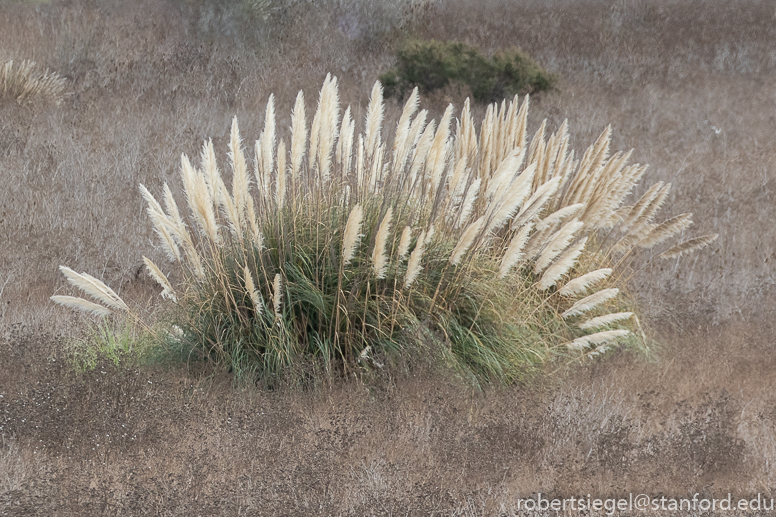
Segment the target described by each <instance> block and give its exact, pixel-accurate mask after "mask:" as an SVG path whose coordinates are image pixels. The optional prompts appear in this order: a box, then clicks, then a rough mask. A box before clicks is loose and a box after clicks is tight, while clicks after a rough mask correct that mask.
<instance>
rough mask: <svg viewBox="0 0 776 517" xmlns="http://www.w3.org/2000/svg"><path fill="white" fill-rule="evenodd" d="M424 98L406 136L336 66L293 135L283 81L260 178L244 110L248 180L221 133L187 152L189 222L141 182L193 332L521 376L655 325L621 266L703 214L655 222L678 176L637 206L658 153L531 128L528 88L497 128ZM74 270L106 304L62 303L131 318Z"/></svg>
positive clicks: (376, 95) (283, 362)
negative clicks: (582, 142)
mask: <svg viewBox="0 0 776 517" xmlns="http://www.w3.org/2000/svg"><path fill="white" fill-rule="evenodd" d="M418 97H419V96H418V91H417V89H416V90H414V91H413V92H412V94H411V95H410V98H409V100H408V101H407V103H406V106H405V107H404V111H403V113H402V116H401V118H400V119H399V122H398V124H397V127H396V131H395V138H394V140H393V143H392V144H389V143H388V142H384V141H383V140H382V123H383V92H382V87H381V86H380V84H379V83H377V84H375V86H374V88H373V90H372V95H371V100H370V103H369V106H368V109H367V116H366V121H365V129H364V131H363V132H362V133H361V134H359V135H358V136H357V137H356V132H355V127H356V123H355V121H354V120H353V118H352V116H351V111H350V108H348V109H346V110H345V112H344V114H343V115H341V114H340V106H339V98H338V90H337V81H336V78H331V77H327V79H326V81H325V83H324V85H323V88H322V90H321V93H320V97H319V102H318V108H317V111H316V112H315V115H314V116H313V119H312V124H311V125H310V126H308V124H307V118H306V112H305V103H304V96H303V94H302V92H300V93H299V95H298V97H297V101H296V105H295V107H294V110H293V114H292V117H291V119H292V127H291V132H290V141H289V140H288V139H287V137H285V136H284V137H282V138H280V139H279V140H278V134H277V130H276V123H275V109H274V99H273V97H272V96H270V99H269V102H268V104H267V110H266V115H265V125H264V130H263V132H262V134H261V136H260V138H259V139H258V140H257V141H256V143H255V146H254V150H255V157H254V162H253V174H250V173H249V172H248V160H247V159H246V157H245V154H244V152H243V145H242V141H241V137H240V132H239V128H238V124H237V120H236V119H235V120H234V121H233V123H232V130H231V142H230V144H229V149H230V152H229V155H228V156H229V168H230V170H231V176H232V185H231V189H229V188H227V186H226V182H225V181H224V179H223V177H222V174H221V172H220V170H219V168H218V165H217V163H216V156H215V151H214V149H213V145H212V143H211V142H209V141H208V142H205V144H204V145H203V149H202V156H201V166H200V168H195V167H194V166H193V165H192V164H191V162H190V160H189V159H188V158H187V157H186V156H183V157H182V165H181V176H182V183H183V190H184V193H185V199H186V205H187V208H188V211H189V212H190V216H189V217H188V218H187V219H184V217H183V215H182V214H181V212H180V210H179V208H178V202H177V201H176V199H175V197H174V195H173V192H172V190H171V189H170V187H169V186H168V185H165V186H164V189H163V192H162V197H163V203H164V206H162V204H161V203H159V202H158V201H157V200H156V199H155V197H154V196H153V195H152V193H151V192H149V191H148V190H147V189H146V188H145V187H143V186H142V185H141V187H140V188H141V191H142V193H143V196H144V198H145V200H146V201H147V204H148V214H149V216H150V219H151V221H152V223H153V225H154V228H155V231H156V232H157V234H158V236H159V238H160V242H161V246H162V248H163V249H164V250H165V252H166V253H167V255H168V257H169V259H170V260H172V261H173V262H175V263H177V264H179V265H180V267H181V270H182V275H181V281H180V282H178V283H176V285H175V286H173V285H172V283H171V282H170V281H169V280H168V278H167V277H166V276H165V275H164V273H163V272H162V271H161V269H160V268H159V267H157V266H156V265H155V264H154V263H153V262H151V261H150V260H149V259H147V258H146V259H144V260H145V262H146V265H147V267H148V270H149V272H150V274H151V275H152V276H153V277H154V278H155V279H156V280H157V281H158V283H159V284H160V285H161V286H162V289H163V291H162V296H163V297H165V298H168V299H170V300H171V301H172V302H173V304H174V305H175V307H176V308H177V310H176V311H175V312H174V314H175V316H174V323H175V324H176V325H177V326H178V327H177V328H178V330H176V334H178V336H177V337H176V339H177V340H178V341H179V342H180V343H181V344H182V346H188V347H189V348H190V350H192V351H196V352H197V353H199V354H200V355H202V356H203V357H206V358H209V359H211V360H213V361H215V362H216V363H218V364H221V365H224V366H226V367H229V368H232V369H233V370H234V371H236V372H238V373H242V374H245V372H248V373H255V374H256V375H260V376H267V375H271V374H274V373H277V372H281V371H284V370H286V369H288V368H293V367H296V366H298V365H299V364H307V362H308V361H310V360H313V361H321V362H322V363H323V364H324V365H325V366H326V367H327V368H332V367H335V366H336V368H337V369H340V370H343V371H353V369H354V368H358V367H359V365H362V366H364V367H371V366H372V365H377V366H379V365H380V361H382V358H383V357H385V356H386V355H389V356H390V355H391V354H392V353H401V354H407V355H409V356H410V357H411V358H412V357H414V358H417V357H420V356H423V357H432V358H433V359H434V360H437V361H440V362H442V363H443V364H446V365H449V366H452V367H454V368H456V369H458V370H459V371H463V372H465V373H466V374H467V375H469V376H470V377H471V378H473V379H479V380H484V379H492V380H499V381H502V382H509V381H512V380H514V379H516V378H519V377H520V376H521V374H523V373H524V372H526V371H528V370H530V369H531V368H532V367H535V366H536V365H538V364H541V363H543V362H545V361H548V360H550V359H552V358H553V357H558V356H559V355H563V356H569V355H570V356H571V357H572V358H576V357H593V356H596V355H599V354H602V353H604V352H605V351H606V350H608V349H610V348H611V347H612V346H614V344H615V343H616V342H617V341H622V340H624V339H625V340H630V341H631V343H632V344H638V343H639V342H640V341H641V340H642V339H643V334H642V333H641V332H637V333H635V334H634V333H631V330H635V329H638V319H637V318H636V316H635V315H634V313H633V311H632V310H626V309H627V308H628V306H629V305H630V302H629V301H628V300H627V299H626V298H624V297H623V296H622V295H621V294H620V291H619V287H618V285H620V284H621V282H620V280H619V276H618V275H616V274H613V271H614V270H622V268H623V264H624V263H625V262H626V259H627V257H628V256H629V255H630V254H631V253H632V252H633V251H634V250H636V249H637V248H639V247H641V248H652V247H654V246H657V245H662V244H663V243H665V242H666V241H667V240H668V239H670V238H672V237H674V236H675V235H676V234H677V233H679V232H681V231H683V230H684V229H686V228H687V227H688V226H689V225H690V224H691V221H690V216H689V214H684V215H681V216H678V217H675V218H673V219H669V220H668V221H665V222H663V223H661V224H656V223H654V219H655V215H656V213H657V212H658V210H659V209H660V208H661V206H662V204H663V203H664V201H665V199H666V196H667V195H668V191H669V189H670V185H664V184H663V183H662V182H661V183H657V184H656V185H654V186H653V187H652V188H650V189H649V190H648V191H647V193H646V194H645V195H644V196H643V197H642V198H641V199H639V200H638V201H637V202H636V203H635V204H634V205H632V206H624V201H625V200H626V198H627V197H628V196H629V193H630V192H631V190H632V188H633V187H634V185H636V183H637V182H638V181H639V179H640V178H641V177H642V175H643V173H644V170H645V167H642V166H639V165H628V164H627V162H628V158H629V156H630V153H615V154H613V155H610V153H609V143H610V134H611V130H610V129H609V128H607V129H606V130H605V131H604V132H603V133H602V134H601V136H600V137H599V139H598V140H597V141H596V142H595V143H594V144H593V145H592V146H591V147H590V148H589V149H587V150H586V151H585V153H584V154H583V155H582V157H581V159H576V158H575V154H574V152H573V151H569V148H568V144H569V136H568V132H567V126H566V124H565V123H564V124H563V126H562V127H561V128H560V129H559V130H558V132H556V133H555V134H553V135H551V136H550V137H549V138H545V124H544V123H543V124H542V125H541V127H540V129H539V131H538V132H537V134H536V135H535V136H534V137H533V139H531V141H530V144H529V142H528V139H527V135H526V122H527V114H528V97H527V96H526V97H525V99H524V100H523V103H522V105H519V104H518V99H517V97H515V98H514V100H512V101H511V102H509V103H506V102H505V103H503V104H502V106H501V108H500V109H499V107H498V105H491V106H490V107H489V108H488V110H487V113H486V116H485V119H484V121H483V122H482V124H481V126H480V129H479V136H478V135H477V130H476V128H475V124H474V121H473V120H472V117H471V114H470V110H469V102H468V101H467V102H466V104H465V105H464V108H463V111H462V113H461V117H460V119H459V122H457V129H456V131H454V132H453V131H452V130H451V125H452V120H453V107H452V105H451V106H449V107H448V109H447V110H446V111H445V113H444V115H443V116H442V118H441V120H440V121H439V122H438V123H437V122H435V121H433V120H432V121H427V112H426V111H425V110H423V111H420V112H418ZM286 142H289V144H288V145H287V143H286ZM602 232H606V233H607V234H606V236H605V238H604V237H603V233H602ZM715 237H716V236H707V237H702V238H698V239H695V240H691V241H686V242H684V243H681V244H679V245H677V246H674V247H673V248H670V249H668V250H667V251H665V252H664V253H663V256H664V257H667V258H670V257H672V256H678V255H681V254H683V253H685V252H689V251H692V250H694V249H698V248H700V247H703V246H705V245H707V244H708V243H709V242H711V241H712V240H713V239H714V238H715ZM61 269H62V271H63V272H64V273H65V275H66V276H67V278H68V280H69V281H70V282H71V283H72V284H73V285H75V286H77V287H79V288H81V289H82V290H84V291H85V292H87V293H88V294H89V295H90V296H92V297H93V298H94V299H95V300H96V301H97V302H99V303H92V302H89V301H87V300H84V299H81V298H74V297H64V296H55V297H52V298H53V299H54V301H56V302H58V303H61V304H64V305H68V306H72V307H76V308H80V309H84V310H88V311H91V312H94V313H97V314H101V315H103V314H107V313H109V312H110V311H111V310H118V311H120V312H125V313H129V314H131V311H129V309H128V308H127V306H126V304H125V303H124V302H123V301H122V300H121V299H120V298H119V297H118V296H117V295H116V294H115V293H114V292H113V291H111V290H110V288H108V287H107V286H106V285H105V284H103V283H102V282H100V281H99V280H98V279H96V278H94V277H91V276H89V275H86V274H78V273H75V272H74V271H72V270H70V269H68V268H65V267H62V268H61ZM620 286H621V285H620Z"/></svg>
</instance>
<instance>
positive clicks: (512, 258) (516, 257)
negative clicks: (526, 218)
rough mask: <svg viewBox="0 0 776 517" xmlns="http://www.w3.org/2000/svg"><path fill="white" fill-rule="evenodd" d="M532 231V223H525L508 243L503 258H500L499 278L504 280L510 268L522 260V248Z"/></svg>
mask: <svg viewBox="0 0 776 517" xmlns="http://www.w3.org/2000/svg"><path fill="white" fill-rule="evenodd" d="M532 229H533V223H527V224H525V225H524V226H522V227H521V228H520V230H519V231H518V232H517V233H516V234H515V236H514V237H512V240H511V241H509V246H507V250H506V251H505V252H504V256H503V257H502V258H501V267H500V268H499V274H498V277H499V278H504V277H505V276H507V275H508V274H509V271H510V270H511V269H512V267H513V266H514V265H515V264H517V263H518V262H519V261H520V259H522V258H523V253H522V252H523V248H524V247H525V243H526V242H527V241H528V236H529V235H530V234H531V230H532Z"/></svg>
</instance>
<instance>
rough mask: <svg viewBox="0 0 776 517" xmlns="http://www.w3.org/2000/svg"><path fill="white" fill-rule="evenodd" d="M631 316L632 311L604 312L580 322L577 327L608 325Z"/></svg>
mask: <svg viewBox="0 0 776 517" xmlns="http://www.w3.org/2000/svg"><path fill="white" fill-rule="evenodd" d="M632 317H633V313H632V312H615V313H612V314H604V315H603V316H598V317H597V318H593V319H589V320H587V321H586V322H584V323H582V324H581V325H580V326H579V328H580V329H582V330H589V329H594V328H599V327H608V326H609V325H611V324H612V323H617V322H619V321H623V320H629V319H631V318H632Z"/></svg>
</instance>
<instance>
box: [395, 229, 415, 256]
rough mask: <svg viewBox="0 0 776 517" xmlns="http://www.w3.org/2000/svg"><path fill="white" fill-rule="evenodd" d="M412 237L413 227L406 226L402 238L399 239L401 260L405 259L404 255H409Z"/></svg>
mask: <svg viewBox="0 0 776 517" xmlns="http://www.w3.org/2000/svg"><path fill="white" fill-rule="evenodd" d="M411 239H412V228H410V227H409V226H405V227H404V230H403V231H402V232H401V238H400V239H399V250H398V259H399V261H402V260H404V257H406V256H407V252H408V251H409V249H410V240H411Z"/></svg>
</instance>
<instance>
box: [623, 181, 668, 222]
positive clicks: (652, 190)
mask: <svg viewBox="0 0 776 517" xmlns="http://www.w3.org/2000/svg"><path fill="white" fill-rule="evenodd" d="M663 185H664V183H663V182H662V181H658V182H657V183H655V184H654V185H652V186H651V187H649V189H647V191H646V192H645V193H644V195H643V196H641V199H639V201H638V203H636V204H635V205H633V208H632V209H631V211H630V213H629V214H628V215H627V216H626V217H625V219H624V220H623V222H622V224H621V225H620V231H622V232H627V231H628V230H629V229H630V227H631V226H632V225H633V223H635V222H636V220H637V219H638V218H639V217H641V214H643V213H644V210H646V209H647V207H648V206H649V204H650V203H652V201H653V200H654V199H655V198H656V197H657V195H658V194H659V193H660V189H662V188H663Z"/></svg>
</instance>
